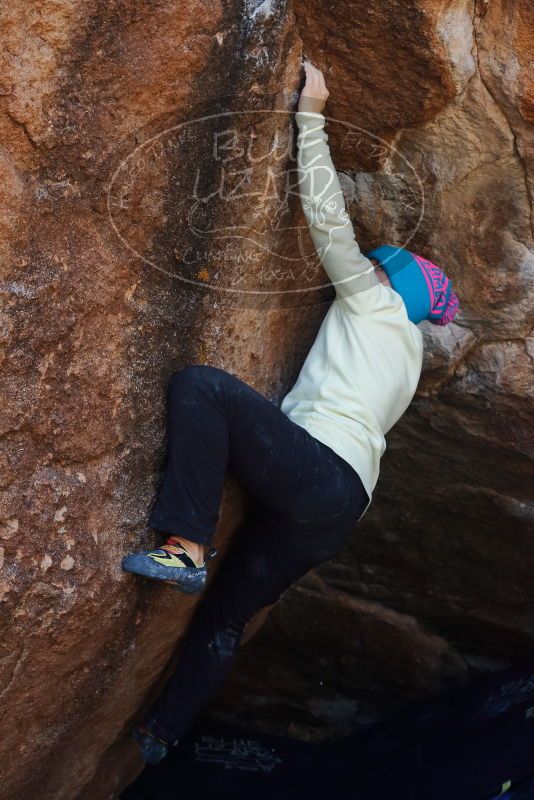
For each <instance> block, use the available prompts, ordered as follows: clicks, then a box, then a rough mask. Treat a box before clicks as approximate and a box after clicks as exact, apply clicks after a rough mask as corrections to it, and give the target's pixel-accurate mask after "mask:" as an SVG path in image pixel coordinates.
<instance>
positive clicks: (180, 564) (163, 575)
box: [122, 536, 217, 594]
mask: <svg viewBox="0 0 534 800" xmlns="http://www.w3.org/2000/svg"><path fill="white" fill-rule="evenodd" d="M216 555H217V550H216V548H214V547H212V548H211V549H210V550H209V551H208V552H207V554H206V556H205V559H204V563H203V564H195V562H194V561H193V559H192V558H191V556H190V555H189V553H188V552H187V550H186V549H185V547H184V546H183V544H182V543H181V542H180V540H179V538H178V537H177V536H171V537H170V538H169V539H168V540H167V541H166V542H165V544H163V545H162V546H161V547H160V548H158V549H156V550H145V551H144V552H142V553H132V554H131V555H129V556H126V557H125V558H124V559H123V560H122V568H123V570H125V571H126V572H133V573H135V574H136V575H143V576H144V577H145V578H153V579H154V580H156V581H164V582H165V583H168V584H170V585H171V586H173V587H174V588H175V589H178V590H179V591H181V592H184V593H185V594H199V593H200V592H201V591H202V590H203V589H204V587H205V585H206V578H207V574H208V571H207V568H206V562H207V561H209V559H210V558H213V557H214V556H216Z"/></svg>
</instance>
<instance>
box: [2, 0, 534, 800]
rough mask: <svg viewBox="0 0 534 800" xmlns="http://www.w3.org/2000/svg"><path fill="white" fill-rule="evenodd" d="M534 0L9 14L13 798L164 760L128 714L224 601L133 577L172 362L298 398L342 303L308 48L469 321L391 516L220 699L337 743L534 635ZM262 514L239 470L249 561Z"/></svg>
mask: <svg viewBox="0 0 534 800" xmlns="http://www.w3.org/2000/svg"><path fill="white" fill-rule="evenodd" d="M529 5H531V4H529V0H513V2H507V3H500V4H499V3H484V2H476V3H473V2H464V0H455V1H454V2H440V1H439V0H408V1H407V0H402V2H401V0H398V2H391V0H388V2H386V1H385V0H376V1H375V2H373V3H371V4H369V3H364V2H362V0H358V1H357V2H356V1H355V0H351V2H347V3H344V4H341V5H338V6H332V4H330V3H328V4H327V3H322V2H318V0H312V2H309V3H306V4H305V3H302V2H300V0H298V2H296V3H295V4H294V5H293V6H291V5H287V4H285V3H283V2H278V0H264V2H259V0H243V2H241V3H239V2H232V0H226V2H204V3H201V2H196V1H195V0H192V1H191V2H188V3H183V2H166V3H162V2H157V0H153V2H149V0H145V1H144V2H143V1H141V2H135V3H134V2H130V0H123V1H122V2H118V1H117V0H112V1H111V2H109V1H108V2H106V3H105V2H100V1H99V2H98V3H96V4H81V3H77V2H75V0H44V2H41V3H39V4H28V3H22V2H20V0H14V2H13V3H11V4H4V6H3V7H2V11H1V16H2V19H1V23H2V30H3V48H2V53H1V63H0V133H1V137H0V142H1V145H0V160H1V164H2V184H1V193H0V204H1V208H0V226H1V235H0V293H1V296H2V300H3V303H2V310H1V325H0V331H1V335H2V341H3V343H5V348H4V351H3V363H2V367H3V384H2V390H3V391H2V398H3V403H2V412H1V433H2V444H3V446H2V449H1V454H0V455H1V460H0V481H1V487H2V500H1V521H0V539H1V542H0V563H1V573H0V599H1V605H0V608H1V617H2V638H1V642H0V678H1V680H0V697H1V701H0V703H1V709H0V714H1V717H2V732H3V736H2V738H1V741H0V774H1V775H2V797H3V798H6V800H22V798H24V799H26V798H28V797H34V796H39V797H40V798H42V800H67V798H82V800H84V799H85V798H87V799H89V798H90V799H91V800H99V799H100V798H102V799H103V798H109V797H112V796H116V795H117V793H118V792H119V790H120V788H121V786H123V785H124V784H125V783H126V782H128V781H129V780H130V779H131V778H132V776H133V775H134V774H135V771H136V770H137V769H138V768H139V766H140V764H139V761H138V759H137V756H136V753H135V751H134V748H133V747H132V746H131V745H130V743H129V740H128V730H129V727H130V725H131V723H132V721H133V720H134V719H136V717H137V714H138V713H139V710H140V708H141V707H142V704H143V703H146V702H149V700H150V697H151V694H152V693H154V692H156V691H157V690H158V687H159V686H160V685H161V681H162V680H163V678H164V674H165V670H166V668H168V666H169V665H170V664H171V663H172V660H171V661H169V659H171V656H172V654H173V651H174V649H175V646H176V643H179V641H180V636H181V634H182V633H183V632H184V631H185V630H186V628H187V625H188V622H189V620H190V618H191V614H192V613H193V610H194V605H195V600H194V599H193V598H187V597H185V596H182V595H178V594H177V593H174V592H173V591H172V590H171V589H169V588H167V587H159V586H155V585H151V584H149V583H148V582H142V581H139V582H137V581H135V579H133V578H131V577H130V576H126V575H125V574H124V573H122V572H121V570H120V567H119V564H120V559H121V557H122V555H123V554H124V553H125V552H127V551H130V550H131V549H134V548H136V549H137V548H139V547H142V546H148V545H150V544H152V543H154V542H155V541H156V540H155V539H154V536H153V533H152V532H151V531H149V530H147V529H146V518H147V513H148V509H149V507H150V503H151V499H152V497H153V494H154V489H155V488H156V486H157V483H158V480H159V476H160V467H161V463H162V457H163V452H164V449H163V448H164V444H163V442H164V413H163V412H164V389H165V385H166V381H167V379H168V377H169V375H170V374H171V373H172V372H173V371H174V370H175V369H177V368H179V367H180V366H182V365H184V364H186V363H194V362H197V363H211V364H215V365H216V366H221V367H224V368H225V369H228V370H230V371H233V372H235V374H238V375H239V376H240V377H242V378H243V379H244V380H247V381H249V382H250V383H251V384H252V385H254V386H255V387H256V388H257V389H258V390H260V391H262V392H264V393H265V394H266V395H268V396H269V397H270V398H272V399H273V401H275V402H276V401H278V400H279V399H280V398H281V397H282V395H283V394H284V392H285V391H286V390H287V389H288V388H289V387H290V385H291V383H292V381H293V380H294V379H295V377H296V375H297V373H298V369H299V368H300V364H301V363H302V360H303V358H304V357H305V354H306V352H307V350H308V348H309V346H310V344H311V342H312V341H313V337H314V334H315V331H316V330H317V328H318V326H319V324H320V321H321V319H322V316H323V315H324V313H325V311H326V309H327V304H328V302H329V299H330V298H331V294H330V292H329V290H323V289H317V288H315V289H314V288H313V287H318V286H321V284H322V283H323V282H324V276H321V273H320V271H318V270H317V268H316V264H315V263H314V259H313V254H310V241H309V238H307V236H306V233H305V232H303V231H302V229H299V228H298V226H299V225H302V217H301V215H300V211H299V209H298V207H297V204H296V203H295V202H294V199H295V198H294V197H289V200H290V202H289V203H284V202H281V201H279V200H278V197H279V194H277V193H276V192H274V193H271V192H269V191H268V188H272V187H273V186H275V187H276V188H277V189H280V188H281V187H283V186H284V183H283V180H284V170H286V169H290V167H291V165H292V152H293V151H292V147H291V145H292V139H291V136H292V125H291V116H290V114H288V113H287V112H288V111H292V110H294V108H295V101H296V97H297V94H296V90H297V88H298V85H299V58H300V55H301V53H302V52H304V53H305V55H306V56H308V57H310V58H311V59H312V60H313V61H314V62H315V63H316V64H317V65H318V66H320V67H321V68H323V69H324V70H325V74H326V77H327V81H328V85H329V88H330V92H331V94H330V100H329V104H328V107H327V115H328V116H329V117H331V118H332V120H331V122H330V123H329V126H330V128H329V130H330V135H331V143H332V149H333V153H334V157H335V161H336V164H337V165H338V167H339V169H340V170H343V173H344V177H343V184H344V190H346V193H347V198H348V200H349V202H350V208H351V214H352V218H353V219H354V221H355V223H356V227H357V231H358V236H359V239H360V241H361V244H362V248H363V249H365V248H370V247H372V246H376V245H377V244H379V243H381V242H384V241H390V242H398V243H399V244H405V245H406V246H408V247H409V249H413V250H416V251H419V252H421V253H422V254H423V255H427V256H429V257H431V258H432V259H433V260H435V261H436V262H437V263H438V264H441V265H443V267H444V268H446V269H447V271H448V272H449V273H450V274H451V276H452V277H453V279H454V280H455V282H456V284H457V287H458V290H459V293H460V294H461V297H462V305H463V308H462V315H461V317H460V318H459V319H458V321H457V324H455V325H452V326H450V328H448V329H446V330H435V329H432V330H431V329H430V327H431V326H427V329H426V330H425V334H426V343H427V363H426V370H425V374H424V376H423V379H422V381H421V385H420V391H419V394H418V397H417V400H416V401H415V402H414V404H413V406H412V408H411V409H410V411H409V412H408V413H407V414H406V415H405V417H404V419H403V421H402V423H400V424H399V425H398V426H397V427H396V428H395V430H394V431H393V432H392V433H391V436H390V437H389V442H388V444H389V447H388V452H387V454H386V456H385V458H384V462H383V471H382V475H381V480H380V484H379V488H378V490H377V493H376V497H375V503H374V504H373V508H372V510H371V511H370V512H369V514H368V515H367V517H366V520H365V523H364V524H362V525H361V527H360V528H359V529H358V531H357V532H355V534H354V537H353V538H352V539H351V541H350V542H348V543H347V546H346V548H345V549H344V551H343V553H342V554H340V556H339V557H338V558H337V559H335V560H334V561H332V562H329V563H327V564H325V565H322V566H321V567H320V568H319V569H317V570H314V571H313V572H312V573H309V574H308V575H307V576H306V577H305V578H304V579H303V580H302V581H301V582H299V584H298V585H296V586H294V587H292V588H291V589H290V590H288V592H287V593H286V594H285V595H284V597H283V598H282V600H281V601H280V603H279V604H278V605H277V606H276V607H275V608H274V609H273V611H272V612H271V614H270V616H269V618H268V619H267V622H266V623H265V625H264V627H263V628H262V630H261V632H260V633H258V634H257V635H256V636H255V637H254V638H253V639H250V640H249V641H247V642H246V644H244V645H243V647H242V650H241V652H240V654H239V657H238V659H237V662H236V668H235V670H234V672H233V674H232V676H231V678H230V680H229V681H228V683H227V684H226V685H225V687H223V689H222V690H221V692H220V693H219V694H218V696H217V697H216V698H215V699H214V702H213V703H212V705H211V708H210V710H211V712H212V713H214V714H222V715H225V716H231V714H232V713H234V714H237V715H238V716H239V715H242V714H243V713H244V712H245V711H247V712H249V714H252V717H251V720H252V721H253V722H255V723H256V724H260V725H263V726H265V727H268V728H272V729H276V730H281V731H285V732H290V733H291V732H293V733H295V734H298V735H300V734H303V735H309V736H324V735H330V734H332V733H337V732H342V731H344V730H347V729H348V728H351V727H353V726H354V725H357V724H363V723H365V722H366V721H368V720H369V719H373V718H374V717H376V715H377V714H379V713H381V712H383V711H384V710H387V709H389V708H391V707H394V706H396V705H398V704H399V703H400V702H405V701H407V700H408V699H409V698H412V697H416V696H422V695H425V694H428V693H433V692H436V691H439V690H440V689H442V688H444V687H445V686H448V685H450V684H451V683H456V682H463V681H465V680H468V679H469V676H470V674H471V672H473V671H476V670H480V669H494V668H497V667H498V666H500V665H504V664H505V663H507V662H509V661H513V660H515V659H518V658H520V657H521V656H523V655H525V654H527V653H529V654H531V653H532V651H533V649H534V630H533V628H532V603H533V600H534V598H533V592H532V588H531V587H532V580H531V577H530V574H531V563H532V560H533V559H534V544H533V541H532V537H531V536H530V535H529V533H530V529H531V523H532V518H533V516H534V507H533V506H532V501H531V498H530V495H529V489H530V487H531V486H532V469H531V460H530V457H531V455H532V451H533V448H532V420H531V419H530V418H529V412H530V410H531V401H532V357H533V347H532V340H531V339H530V340H529V339H528V334H529V325H530V324H531V323H530V320H529V317H528V314H529V310H530V309H532V287H533V281H532V272H533V269H532V268H533V261H534V256H533V252H532V196H533V191H534V189H533V185H534V184H533V181H534V177H533V176H534V151H533V148H534V144H533V137H532V127H531V126H532V122H533V117H534V96H533V92H534V78H533V70H532V60H531V59H532V52H533V41H532V36H533V34H532V31H533V30H534V26H533V24H532V9H531V8H529ZM273 176H274V177H273ZM222 179H224V180H223V181H222ZM221 181H222V182H221ZM221 186H224V188H225V190H226V191H225V192H220V193H217V189H218V188H219V187H221ZM281 194H282V195H283V192H282V193H281ZM251 198H252V199H251ZM236 290H237V291H236ZM246 503H247V499H246V498H245V497H244V496H243V493H242V492H241V490H240V488H239V487H238V486H237V484H236V483H235V482H233V481H232V480H231V479H229V480H228V483H227V487H226V491H225V496H224V501H223V506H222V509H221V524H220V526H219V529H218V531H217V535H216V540H215V544H216V545H217V546H219V547H220V548H221V552H223V553H224V550H225V547H226V545H227V544H228V542H229V541H230V540H231V537H232V535H233V533H234V531H235V528H236V524H237V523H238V522H239V521H240V519H241V518H242V515H243V514H244V513H246ZM529 526H530V529H529ZM211 564H213V570H214V569H216V568H217V564H216V563H215V562H211ZM210 569H211V568H210ZM213 570H212V574H213ZM162 621H164V631H165V635H162V633H161V631H162ZM258 623H259V620H255V621H253V622H252V623H251V627H250V630H249V631H248V633H249V634H250V632H251V631H252V630H253V629H254V628H255V627H257V626H258ZM325 631H328V635H327V636H325ZM176 652H177V651H176ZM73 765H74V766H73Z"/></svg>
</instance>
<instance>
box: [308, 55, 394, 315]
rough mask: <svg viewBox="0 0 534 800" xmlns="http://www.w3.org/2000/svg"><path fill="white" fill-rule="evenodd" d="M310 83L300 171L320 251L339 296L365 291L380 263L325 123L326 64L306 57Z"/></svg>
mask: <svg viewBox="0 0 534 800" xmlns="http://www.w3.org/2000/svg"><path fill="white" fill-rule="evenodd" d="M304 67H305V69H306V84H305V86H304V88H303V90H302V94H301V96H300V100H299V110H298V111H297V114H296V115H295V118H296V123H297V126H298V130H299V133H298V138H297V146H298V156H297V161H298V175H299V189H300V197H301V202H302V208H303V211H304V215H305V217H306V221H307V223H308V226H309V229H310V234H311V237H312V239H313V242H314V244H315V248H316V250H317V253H318V256H319V258H320V260H321V263H322V265H323V266H324V268H325V270H326V272H327V274H328V277H329V278H330V280H331V281H332V283H333V284H334V286H335V289H336V295H337V298H338V299H342V298H343V299H347V298H349V297H350V298H352V300H353V302H354V301H356V300H358V305H361V302H360V301H361V300H363V298H359V297H358V295H360V294H361V293H362V292H364V291H365V290H368V289H369V288H371V287H373V286H376V285H377V284H378V283H379V281H378V278H377V276H376V275H375V274H374V265H373V264H372V263H371V261H369V259H368V258H367V257H366V256H364V255H363V253H362V252H361V251H360V248H359V245H358V242H357V241H356V237H355V235H354V229H353V227H352V223H351V221H350V217H349V215H348V212H347V209H346V207H345V198H344V197H343V192H342V191H341V186H340V184H339V179H338V176H337V171H336V168H335V166H334V164H333V162H332V157H331V155H330V148H329V146H328V134H327V133H326V131H325V129H324V125H325V117H324V115H323V114H322V112H321V110H320V109H322V107H324V103H325V102H326V98H327V96H328V90H327V89H326V86H325V85H324V78H323V76H322V73H321V71H320V70H318V69H316V68H315V67H313V66H312V65H311V64H309V63H308V62H306V63H305V64H304Z"/></svg>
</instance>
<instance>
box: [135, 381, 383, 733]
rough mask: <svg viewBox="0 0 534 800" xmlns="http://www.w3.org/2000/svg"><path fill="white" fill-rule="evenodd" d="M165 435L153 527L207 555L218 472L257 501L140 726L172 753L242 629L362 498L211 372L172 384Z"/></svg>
mask: <svg viewBox="0 0 534 800" xmlns="http://www.w3.org/2000/svg"><path fill="white" fill-rule="evenodd" d="M167 425H168V429H167V430H168V447H167V463H166V469H165V476H164V480H163V484H162V486H161V489H160V491H159V494H158V497H157V500H156V503H155V505H154V508H153V511H152V514H151V516H150V519H149V525H150V526H151V527H153V528H156V529H159V530H161V531H164V532H166V533H174V534H180V535H182V536H184V537H185V538H187V539H190V540H192V541H195V542H199V543H200V544H204V545H210V544H211V543H212V537H213V534H214V532H215V528H216V525H217V520H218V516H219V505H220V501H221V496H222V491H223V481H224V475H225V471H226V469H228V470H229V471H230V472H231V473H232V474H233V475H235V477H236V478H237V479H238V480H239V481H240V483H241V484H242V485H243V486H244V487H245V488H246V490H248V492H249V493H250V495H252V497H253V498H254V500H255V503H254V511H253V513H252V515H251V516H250V518H249V519H248V520H247V522H246V523H245V525H244V526H243V528H242V529H241V531H240V532H239V534H238V537H237V539H236V541H235V543H233V546H232V547H231V548H230V549H229V552H228V553H227V554H226V556H225V558H224V561H223V563H222V564H221V565H220V567H219V570H218V572H217V574H216V575H215V576H214V579H213V580H212V582H211V584H210V585H209V586H208V588H207V589H206V592H205V594H204V595H203V596H202V597H201V598H200V601H199V604H198V606H197V608H196V609H195V615H194V617H193V620H192V622H191V624H190V627H189V630H188V632H187V634H186V637H185V643H184V647H183V650H182V652H181V653H180V657H179V661H178V664H177V666H176V669H175V671H174V673H173V674H172V675H171V677H170V678H169V680H168V682H167V684H166V686H165V687H164V690H163V692H162V694H161V696H160V698H159V700H158V701H157V702H156V704H155V705H154V706H153V708H152V709H151V710H150V712H149V714H148V715H147V721H148V719H150V718H155V720H156V724H155V728H154V730H155V731H157V732H158V733H159V735H160V737H161V738H163V739H166V740H167V741H172V740H175V739H178V738H180V737H181V736H182V735H183V733H185V731H186V730H187V729H188V728H189V726H190V725H191V724H192V722H193V721H194V719H195V717H196V716H197V715H198V713H199V712H200V711H201V709H202V708H203V707H204V706H205V705H206V703H207V701H208V700H209V698H210V697H211V695H212V694H213V693H214V692H215V690H216V689H217V688H218V686H219V685H220V684H221V683H222V681H223V679H224V677H225V676H226V674H227V673H228V670H229V668H230V666H231V662H232V658H233V656H234V654H235V652H236V650H237V648H238V646H239V642H240V639H241V636H242V633H243V629H244V627H245V625H246V623H247V622H248V621H249V620H250V619H251V617H253V616H254V614H255V613H256V612H257V611H259V610H260V609H262V608H264V607H265V606H267V605H271V604H272V603H274V602H275V601H276V600H278V598H279V597H280V595H281V594H282V592H284V591H285V590H286V589H287V588H288V587H289V586H291V584H293V583H294V582H295V581H296V580H298V579H299V578H300V577H302V576H303V575H304V574H305V573H306V572H307V571H308V570H310V569H311V568H312V567H313V566H315V565H317V564H320V563H322V562H323V561H327V560H328V559H330V558H332V557H333V556H334V555H335V554H336V553H337V552H338V550H339V549H340V548H341V546H342V545H343V544H344V542H345V541H346V539H347V537H348V536H349V535H350V533H351V532H352V531H353V530H354V528H355V526H356V524H357V522H358V519H359V518H360V516H361V515H362V513H363V511H364V509H365V507H366V506H367V504H368V502H369V498H368V496H367V494H366V492H365V489H364V488H363V485H362V483H361V481H360V478H359V476H358V474H357V473H356V472H355V470H354V469H353V468H352V467H351V466H350V464H348V463H347V462H346V461H345V460H344V459H343V458H341V456H339V455H337V453H335V452H334V451H333V450H332V449H331V448H330V447H328V446H327V445H325V444H323V443H322V442H320V441H318V440H317V439H315V438H314V437H313V436H312V435H311V434H310V433H308V431H306V430H305V429H304V428H302V427H301V426H299V425H297V424H296V423H294V422H292V421H291V420H290V419H289V418H288V417H287V416H286V415H285V414H284V413H283V412H282V411H281V410H280V409H279V408H278V407H277V406H275V405H274V403H272V402H271V401H269V400H268V399H267V398H265V397H263V395H261V394H260V393H258V392H257V391H255V390H254V389H253V388H252V387H251V386H249V385H248V384H246V383H244V382H243V381H241V380H240V379H239V378H237V377H235V376H234V375H231V374H230V373H228V372H225V371H224V370H221V369H218V368H217V367H211V366H204V365H191V366H187V367H185V368H184V369H182V370H180V371H179V372H177V373H176V374H175V375H174V376H173V377H172V378H171V381H170V383H169V389H168V398H167ZM208 563H212V564H214V563H215V562H214V561H212V562H208Z"/></svg>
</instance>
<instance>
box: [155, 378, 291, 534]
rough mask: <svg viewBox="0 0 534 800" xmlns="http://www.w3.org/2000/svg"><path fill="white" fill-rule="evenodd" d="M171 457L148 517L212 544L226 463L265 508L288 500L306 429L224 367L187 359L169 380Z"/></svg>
mask: <svg viewBox="0 0 534 800" xmlns="http://www.w3.org/2000/svg"><path fill="white" fill-rule="evenodd" d="M167 432H168V446H167V462H166V467H165V475H164V480H163V483H162V486H161V488H160V490H159V493H158V496H157V499H156V502H155V505H154V508H153V510H152V513H151V515H150V519H149V525H150V526H151V527H153V528H155V529H157V530H161V531H163V532H165V533H169V534H175V535H177V536H183V537H186V538H187V539H190V540H191V541H193V542H198V543H199V544H203V545H210V543H211V540H212V537H213V534H214V532H215V528H216V525H217V520H218V516H219V506H220V502H221V496H222V491H223V484H224V475H225V471H226V468H227V467H228V468H229V469H230V470H231V471H232V472H233V473H234V474H235V475H236V477H237V478H238V479H239V480H240V482H241V483H242V484H243V485H244V486H245V488H246V489H247V490H248V491H249V492H250V493H251V494H252V495H253V496H254V497H255V498H257V499H258V500H260V501H261V502H262V503H263V504H264V505H265V506H266V507H267V508H269V509H270V510H273V511H277V510H279V509H282V508H284V507H285V506H286V505H287V504H288V502H289V501H290V500H291V498H292V497H293V495H294V493H295V490H296V488H297V483H298V476H299V472H298V466H299V463H300V458H301V451H302V440H303V438H304V435H305V433H306V432H305V431H303V429H302V428H300V427H299V426H298V425H296V424H295V423H293V422H291V421H290V420H289V418H288V417H287V416H286V415H285V414H284V413H283V412H282V411H281V410H280V409H279V408H278V407H277V406H276V405H275V404H274V403H272V402H270V401H269V400H268V399H267V398H266V397H264V396H263V395H261V394H260V393H259V392H257V391H256V390H255V389H253V388H252V387H251V386H249V385H248V384H247V383H245V382H244V381H242V380H240V379H239V378H237V377H236V376H235V375H232V374H230V373H228V372H226V371H224V370H222V369H219V368H217V367H211V366H205V365H190V366H187V367H185V368H184V369H182V370H180V371H179V372H177V373H176V374H175V375H174V376H173V377H172V379H171V381H170V383H169V388H168V404H167Z"/></svg>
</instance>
